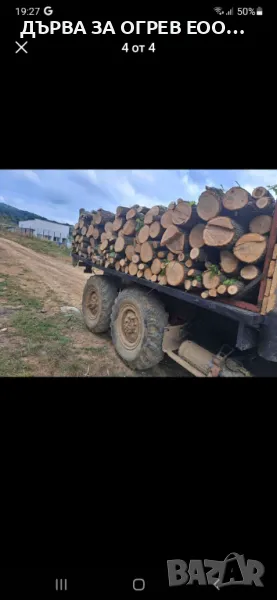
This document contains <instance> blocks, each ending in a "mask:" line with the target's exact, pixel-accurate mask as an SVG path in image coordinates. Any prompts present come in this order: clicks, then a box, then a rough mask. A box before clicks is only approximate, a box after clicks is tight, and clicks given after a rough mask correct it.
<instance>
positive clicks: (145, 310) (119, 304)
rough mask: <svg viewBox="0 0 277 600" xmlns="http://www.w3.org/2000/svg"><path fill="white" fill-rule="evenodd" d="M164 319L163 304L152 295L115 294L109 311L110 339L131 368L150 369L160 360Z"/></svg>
mask: <svg viewBox="0 0 277 600" xmlns="http://www.w3.org/2000/svg"><path fill="white" fill-rule="evenodd" d="M167 320H168V315H167V313H166V312H165V309H164V307H163V305H162V303H161V302H159V300H157V299H156V298H154V297H153V296H149V294H146V293H144V292H142V291H140V290H137V289H134V288H131V289H130V288H129V289H125V290H123V291H122V292H120V293H119V294H118V297H117V299H116V301H115V303H114V305H113V309H112V317H111V333H112V340H113V344H114V346H115V349H116V351H117V353H118V354H119V356H120V357H121V358H122V359H123V360H124V361H125V362H126V363H127V364H128V366H129V367H130V368H131V369H137V370H139V371H142V370H145V369H150V368H151V367H154V366H155V365H157V364H158V363H159V362H160V361H161V360H162V358H163V351H162V343H163V334H164V328H165V327H166V325H167Z"/></svg>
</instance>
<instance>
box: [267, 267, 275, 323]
mask: <svg viewBox="0 0 277 600" xmlns="http://www.w3.org/2000/svg"><path fill="white" fill-rule="evenodd" d="M276 290H277V263H276V264H275V270H274V273H273V278H272V283H271V287H270V293H269V296H268V303H267V307H266V312H267V313H268V312H270V311H271V310H273V309H275V307H276V300H277V298H276Z"/></svg>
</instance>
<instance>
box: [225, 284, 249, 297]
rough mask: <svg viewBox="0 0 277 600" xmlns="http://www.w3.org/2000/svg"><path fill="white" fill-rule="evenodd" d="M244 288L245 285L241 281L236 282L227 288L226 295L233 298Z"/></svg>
mask: <svg viewBox="0 0 277 600" xmlns="http://www.w3.org/2000/svg"><path fill="white" fill-rule="evenodd" d="M244 287H245V284H244V283H243V282H242V281H237V282H236V283H234V284H232V285H228V286H227V294H229V296H235V295H236V294H238V292H241V291H242V290H243V289H244Z"/></svg>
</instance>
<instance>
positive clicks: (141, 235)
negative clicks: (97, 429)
mask: <svg viewBox="0 0 277 600" xmlns="http://www.w3.org/2000/svg"><path fill="white" fill-rule="evenodd" d="M149 235H150V227H149V225H144V226H143V227H142V228H141V229H140V230H139V232H138V235H137V239H138V242H139V244H144V242H147V240H148V238H149Z"/></svg>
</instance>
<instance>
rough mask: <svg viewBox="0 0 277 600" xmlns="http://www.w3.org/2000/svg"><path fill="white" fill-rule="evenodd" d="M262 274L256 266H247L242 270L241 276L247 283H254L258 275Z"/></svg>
mask: <svg viewBox="0 0 277 600" xmlns="http://www.w3.org/2000/svg"><path fill="white" fill-rule="evenodd" d="M260 272H261V271H260V269H258V267H256V266H255V265H247V266H246V267H243V268H242V269H241V271H240V276H241V277H242V279H245V280H246V281H252V280H253V279H255V278H256V277H258V275H260Z"/></svg>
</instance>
